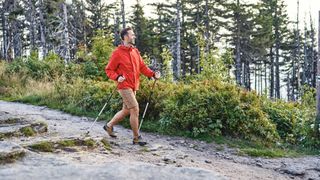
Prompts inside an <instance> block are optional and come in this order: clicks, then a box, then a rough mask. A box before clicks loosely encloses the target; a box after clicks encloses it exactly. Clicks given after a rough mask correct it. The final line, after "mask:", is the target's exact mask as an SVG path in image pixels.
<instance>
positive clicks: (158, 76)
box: [154, 71, 161, 79]
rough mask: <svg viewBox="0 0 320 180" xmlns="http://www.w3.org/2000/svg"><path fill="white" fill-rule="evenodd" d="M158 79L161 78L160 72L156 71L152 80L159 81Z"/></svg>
mask: <svg viewBox="0 0 320 180" xmlns="http://www.w3.org/2000/svg"><path fill="white" fill-rule="evenodd" d="M160 77H161V73H160V71H156V72H155V73H154V78H156V79H159V78H160Z"/></svg>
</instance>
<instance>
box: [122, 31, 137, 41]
mask: <svg viewBox="0 0 320 180" xmlns="http://www.w3.org/2000/svg"><path fill="white" fill-rule="evenodd" d="M135 39H136V36H135V34H134V32H133V31H132V30H129V31H128V34H127V35H125V36H124V40H125V41H126V42H127V43H129V44H134V40H135Z"/></svg>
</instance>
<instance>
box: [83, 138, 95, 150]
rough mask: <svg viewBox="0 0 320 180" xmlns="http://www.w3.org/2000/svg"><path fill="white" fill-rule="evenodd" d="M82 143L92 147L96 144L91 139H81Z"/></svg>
mask: <svg viewBox="0 0 320 180" xmlns="http://www.w3.org/2000/svg"><path fill="white" fill-rule="evenodd" d="M83 145H85V146H87V147H91V148H93V147H95V146H96V142H95V141H94V140H93V139H86V140H84V141H83Z"/></svg>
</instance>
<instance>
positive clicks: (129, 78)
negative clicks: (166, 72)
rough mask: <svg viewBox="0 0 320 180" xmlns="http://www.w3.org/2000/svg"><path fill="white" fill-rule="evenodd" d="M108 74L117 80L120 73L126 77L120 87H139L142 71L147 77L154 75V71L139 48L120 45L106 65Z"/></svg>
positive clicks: (119, 84)
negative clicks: (146, 62) (148, 65)
mask: <svg viewBox="0 0 320 180" xmlns="http://www.w3.org/2000/svg"><path fill="white" fill-rule="evenodd" d="M105 72H106V74H107V76H108V77H109V78H110V79H112V80H115V81H117V79H118V77H119V76H120V75H122V76H124V77H125V78H126V79H125V80H124V81H123V82H121V83H118V89H128V88H131V89H133V90H134V91H135V90H138V89H139V84H140V78H139V77H140V73H142V74H144V75H145V76H147V77H153V76H154V72H153V71H152V70H150V69H149V68H148V67H147V66H146V65H145V64H144V62H143V60H142V58H141V56H140V53H139V51H138V49H137V48H135V47H133V46H131V47H127V46H124V45H119V46H118V47H117V48H116V50H114V51H113V53H112V55H111V58H110V60H109V63H108V65H107V66H106V67H105Z"/></svg>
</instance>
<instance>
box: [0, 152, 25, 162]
mask: <svg viewBox="0 0 320 180" xmlns="http://www.w3.org/2000/svg"><path fill="white" fill-rule="evenodd" d="M25 155H26V152H25V151H19V152H12V153H9V154H6V155H4V154H0V164H5V163H13V162H15V161H16V160H18V159H20V158H22V157H24V156H25Z"/></svg>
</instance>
